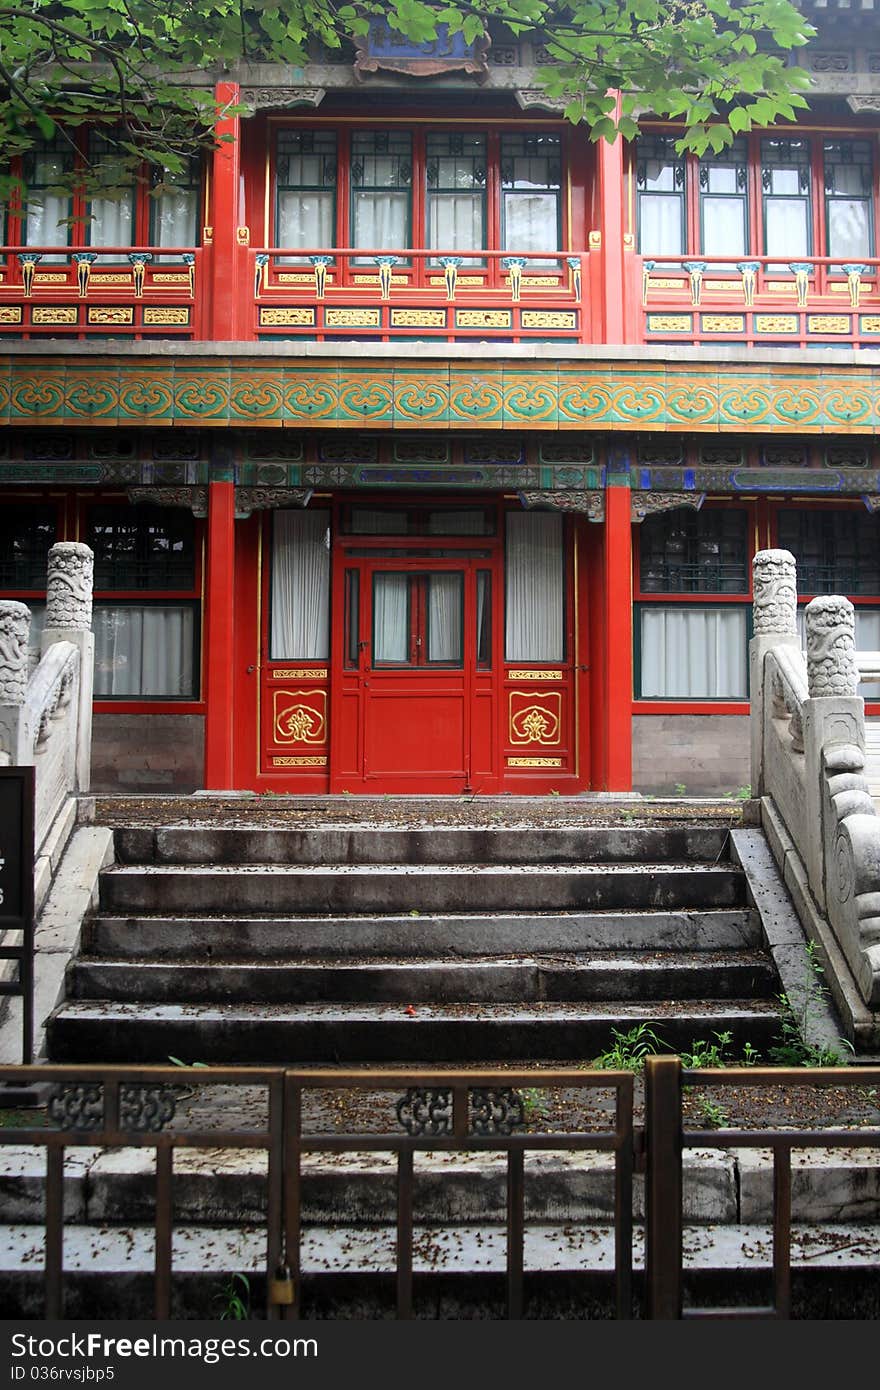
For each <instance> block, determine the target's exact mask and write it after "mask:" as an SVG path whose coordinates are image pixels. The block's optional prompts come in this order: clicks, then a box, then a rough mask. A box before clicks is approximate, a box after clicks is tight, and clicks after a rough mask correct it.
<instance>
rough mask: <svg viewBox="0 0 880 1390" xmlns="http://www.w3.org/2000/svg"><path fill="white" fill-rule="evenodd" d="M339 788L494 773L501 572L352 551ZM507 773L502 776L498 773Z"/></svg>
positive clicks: (438, 784) (334, 757)
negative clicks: (495, 580)
mask: <svg viewBox="0 0 880 1390" xmlns="http://www.w3.org/2000/svg"><path fill="white" fill-rule="evenodd" d="M337 575H338V583H339V585H340V586H341V588H342V590H343V603H342V605H341V608H342V613H343V620H342V625H341V626H342V631H341V633H339V629H337V633H339V636H340V637H341V645H342V660H341V663H340V664H341V669H340V664H337V665H336V667H335V669H336V672H337V679H336V680H335V681H334V692H335V693H334V707H333V713H332V717H331V723H332V726H333V728H334V731H335V733H334V737H333V738H332V740H331V774H330V775H331V790H333V791H346V790H348V791H353V790H355V789H358V790H366V789H372V790H376V791H398V792H400V791H407V790H412V791H420V792H424V791H427V792H460V791H463V790H467V789H469V788H470V787H471V786H472V783H473V780H474V776H475V774H479V778H480V781H481V782H482V781H483V780H484V779H485V777H486V776H487V775H491V773H492V770H493V763H494V756H493V747H492V745H493V737H492V733H493V728H494V709H495V698H494V695H495V691H494V677H493V666H494V664H495V663H493V660H492V627H493V624H492V602H493V596H492V577H493V576H492V568H491V564H490V563H489V562H488V561H487V560H478V559H474V558H471V557H465V556H462V557H461V558H459V557H457V556H453V557H449V558H444V559H435V558H433V557H431V556H429V555H427V554H426V555H424V556H416V557H413V558H407V559H400V558H395V557H391V556H387V557H379V556H377V557H375V558H372V557H370V558H354V557H352V558H347V559H345V561H344V568H343V572H342V574H341V575H339V572H338V571H337ZM496 775H497V774H496Z"/></svg>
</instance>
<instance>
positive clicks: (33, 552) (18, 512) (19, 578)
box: [0, 504, 57, 590]
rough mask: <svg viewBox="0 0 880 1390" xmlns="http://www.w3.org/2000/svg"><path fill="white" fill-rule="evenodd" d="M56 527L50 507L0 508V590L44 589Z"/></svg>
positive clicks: (54, 516)
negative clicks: (0, 588)
mask: <svg viewBox="0 0 880 1390" xmlns="http://www.w3.org/2000/svg"><path fill="white" fill-rule="evenodd" d="M56 525H57V518H56V514H55V508H54V507H32V506H28V505H26V504H23V505H18V504H12V505H8V504H7V505H6V506H4V507H2V508H0V587H2V588H3V589H13V590H14V589H40V590H43V589H45V587H46V567H47V565H48V562H49V549H50V547H51V546H53V545H54V544H55V539H56Z"/></svg>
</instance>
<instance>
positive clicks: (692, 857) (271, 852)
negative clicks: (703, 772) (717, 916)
mask: <svg viewBox="0 0 880 1390" xmlns="http://www.w3.org/2000/svg"><path fill="white" fill-rule="evenodd" d="M114 837H115V845H116V855H117V858H118V860H119V862H120V863H123V864H134V863H144V864H146V863H157V864H255V863H259V864H288V865H294V864H499V863H500V864H536V863H541V864H557V863H558V864H568V863H623V862H633V861H634V862H636V863H639V862H650V861H658V862H659V861H660V860H664V859H669V860H680V861H684V862H708V863H713V862H714V861H715V860H718V859H721V858H727V857H728V842H729V833H728V831H727V829H726V828H724V827H719V826H701V825H698V824H695V825H671V826H662V825H658V826H647V827H640V826H632V827H630V826H604V825H600V826H595V825H594V826H583V827H549V828H548V827H535V828H533V829H525V828H516V829H514V828H505V827H499V828H498V829H492V828H488V829H487V828H462V827H450V826H442V825H441V826H433V827H431V829H429V830H407V829H389V828H383V827H364V826H361V827H357V826H355V827H333V828H327V829H320V828H316V829H308V830H289V829H283V828H281V827H274V828H271V829H245V828H243V827H240V826H238V827H225V828H224V827H220V826H214V827H204V826H188V825H187V826H174V825H172V826H166V827H162V828H159V829H146V828H144V827H142V826H131V827H123V828H119V829H117V830H116V831H115V832H114Z"/></svg>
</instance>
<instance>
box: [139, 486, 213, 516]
mask: <svg viewBox="0 0 880 1390" xmlns="http://www.w3.org/2000/svg"><path fill="white" fill-rule="evenodd" d="M128 500H129V502H133V503H135V504H137V503H138V502H151V503H152V504H153V505H154V506H156V507H185V508H186V509H187V511H190V512H192V514H193V516H200V517H204V516H207V515H208V489H207V488H206V487H130V488H129V489H128Z"/></svg>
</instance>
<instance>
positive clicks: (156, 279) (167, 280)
mask: <svg viewBox="0 0 880 1390" xmlns="http://www.w3.org/2000/svg"><path fill="white" fill-rule="evenodd" d="M153 284H154V285H159V284H162V285H188V284H189V275H187V274H183V273H181V271H179V270H174V271H172V270H156V271H154V272H153Z"/></svg>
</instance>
